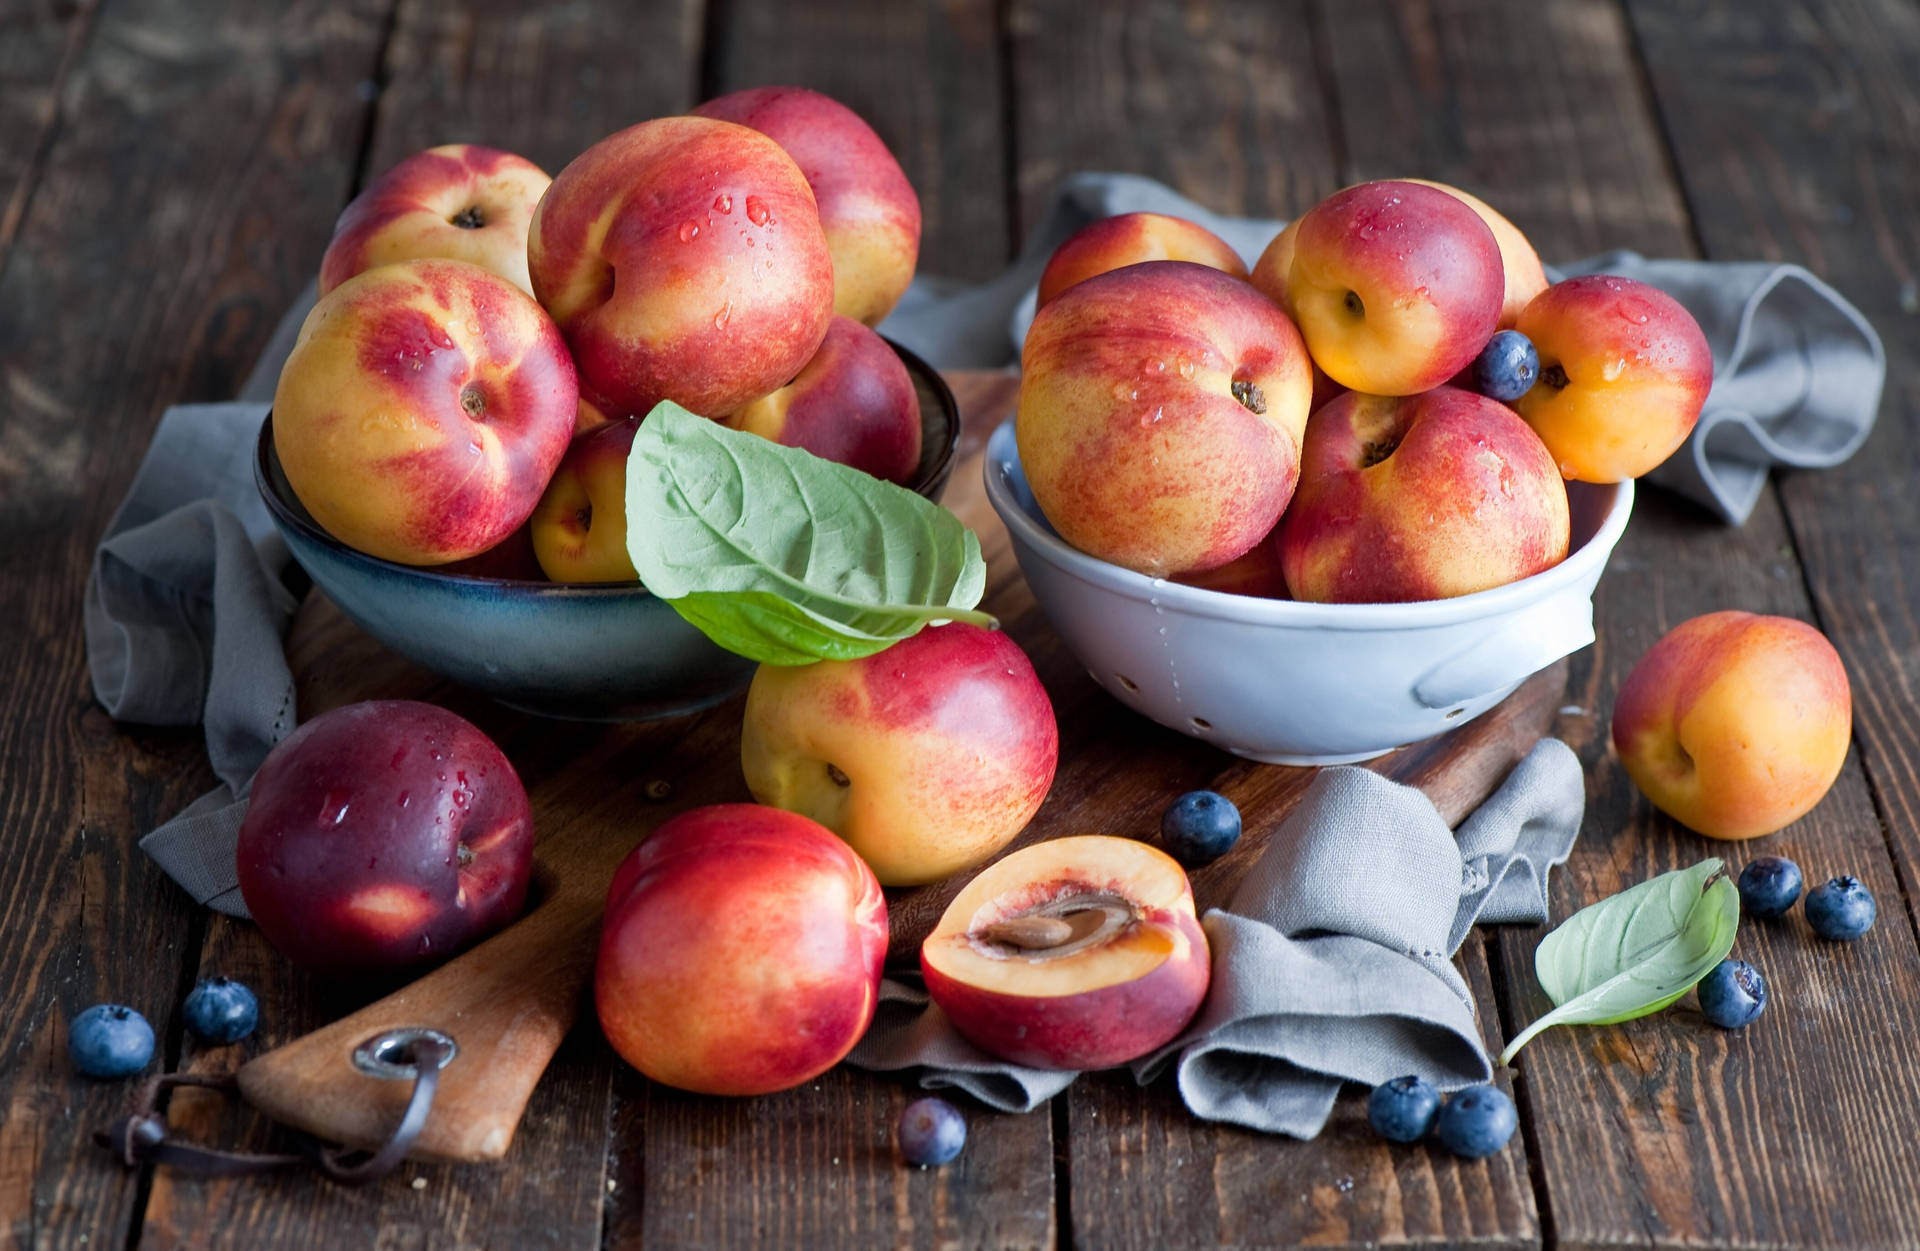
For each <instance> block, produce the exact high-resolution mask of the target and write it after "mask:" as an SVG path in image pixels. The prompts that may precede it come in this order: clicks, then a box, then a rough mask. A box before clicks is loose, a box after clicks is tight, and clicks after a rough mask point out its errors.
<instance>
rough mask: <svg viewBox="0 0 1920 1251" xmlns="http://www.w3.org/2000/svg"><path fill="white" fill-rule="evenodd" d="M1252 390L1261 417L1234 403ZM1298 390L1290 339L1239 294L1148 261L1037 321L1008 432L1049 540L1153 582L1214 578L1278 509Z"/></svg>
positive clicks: (1213, 272)
mask: <svg viewBox="0 0 1920 1251" xmlns="http://www.w3.org/2000/svg"><path fill="white" fill-rule="evenodd" d="M1236 383H1248V384H1252V385H1253V386H1255V387H1257V388H1258V390H1259V392H1260V395H1261V397H1262V402H1263V403H1264V406H1265V410H1266V411H1265V412H1264V413H1260V414H1256V413H1254V412H1253V411H1251V409H1250V408H1249V407H1248V406H1247V405H1246V404H1243V403H1242V402H1241V401H1240V400H1238V399H1236V398H1235V397H1234V393H1233V387H1234V384H1236ZM1312 389H1313V378H1312V368H1311V364H1310V362H1309V361H1308V359H1307V352H1306V345H1305V344H1304V343H1302V342H1301V339H1300V334H1299V332H1298V331H1297V330H1296V329H1295V328H1294V325H1293V323H1292V322H1291V321H1289V320H1288V319H1287V315H1286V314H1285V313H1283V312H1281V311H1280V308H1279V307H1278V306H1277V305H1276V304H1274V303H1273V301H1271V300H1269V299H1267V298H1266V297H1265V296H1263V295H1261V294H1260V293H1259V292H1258V291H1255V290H1254V289H1253V288H1252V287H1250V286H1248V285H1247V284H1246V283H1244V282H1241V281H1240V280H1239V279H1237V278H1234V277H1232V276H1230V275H1228V274H1224V273H1221V272H1220V271H1219V270H1217V269H1211V268H1208V267H1207V266H1204V265H1196V264H1193V263H1191V262H1188V261H1148V262H1145V263H1143V264H1139V265H1129V266H1127V267H1126V268H1125V269H1117V270H1113V271H1112V272H1110V273H1105V274H1101V275H1099V276H1097V277H1094V278H1089V279H1087V280H1086V281H1085V282H1081V283H1077V284H1075V285H1074V286H1072V287H1069V288H1067V290H1065V291H1064V292H1062V293H1061V294H1060V295H1059V296H1058V297H1057V298H1056V299H1054V300H1053V302H1052V303H1050V304H1048V305H1047V306H1046V307H1045V308H1043V309H1041V310H1040V311H1039V313H1038V314H1037V315H1036V316H1035V317H1034V319H1033V325H1032V327H1031V328H1030V329H1029V330H1028V331H1027V341H1026V346H1025V349H1024V350H1023V352H1022V354H1021V377H1020V400H1019V411H1018V415H1017V418H1016V422H1015V435H1016V440H1017V442H1018V444H1019V448H1020V460H1021V464H1022V465H1023V467H1024V469H1025V471H1026V476H1027V481H1028V484H1029V485H1030V486H1031V487H1032V489H1033V494H1034V499H1035V500H1036V501H1037V502H1038V503H1039V505H1040V508H1041V511H1042V512H1044V513H1045V514H1046V517H1047V520H1048V521H1049V522H1050V523H1052V525H1053V527H1054V528H1055V529H1056V530H1058V531H1059V532H1060V534H1061V536H1062V537H1063V538H1065V539H1066V540H1067V541H1068V542H1069V543H1071V544H1073V545H1074V546H1075V547H1077V548H1079V549H1080V550H1081V551H1083V552H1086V553H1088V554H1089V555H1092V556H1097V557H1099V558H1100V559H1102V560H1106V561H1111V562H1112V563H1114V564H1117V565H1123V566H1125V567H1126V568H1129V569H1133V570H1136V571H1138V572H1141V573H1145V574H1149V575H1152V576H1157V577H1169V576H1172V575H1175V574H1181V573H1191V572H1194V571H1198V570H1204V569H1213V568H1217V567H1219V566H1220V565H1224V564H1226V563H1227V562H1228V561H1231V560H1234V559H1236V558H1237V557H1239V556H1242V555H1244V554H1245V553H1246V552H1247V551H1248V549H1250V548H1251V547H1252V546H1253V545H1254V544H1255V543H1257V542H1259V541H1260V539H1261V538H1262V536H1264V535H1265V534H1266V533H1267V532H1268V531H1269V530H1271V529H1272V528H1273V523H1274V522H1275V520H1276V519H1278V518H1279V516H1280V512H1281V510H1282V509H1284V508H1285V507H1286V506H1287V501H1288V500H1289V499H1290V498H1292V495H1293V485H1294V481H1295V479H1296V478H1297V476H1298V473H1299V460H1300V439H1301V434H1302V432H1303V431H1304V429H1305V428H1306V421H1307V411H1308V404H1309V401H1310V397H1311V394H1312Z"/></svg>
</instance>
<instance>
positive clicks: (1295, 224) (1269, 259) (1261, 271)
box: [1247, 217, 1300, 317]
mask: <svg viewBox="0 0 1920 1251" xmlns="http://www.w3.org/2000/svg"><path fill="white" fill-rule="evenodd" d="M1299 237H1300V219H1299V218H1298V217H1296V218H1294V219H1293V220H1292V221H1290V222H1288V223H1287V224H1286V225H1285V226H1283V227H1282V228H1281V230H1280V233H1279V234H1277V235H1275V236H1274V237H1273V241H1272V242H1271V243H1269V244H1267V246H1266V249H1265V250H1264V251H1262V252H1261V253H1260V259H1259V260H1257V261H1255V262H1254V263H1253V272H1252V273H1250V274H1248V275H1247V281H1249V282H1251V283H1252V284H1253V285H1254V289H1255V290H1257V291H1259V292H1260V293H1261V294H1262V295H1264V296H1266V297H1267V298H1268V299H1269V300H1272V301H1273V302H1274V303H1275V304H1278V305H1279V306H1280V307H1281V308H1283V309H1286V310H1287V316H1289V317H1291V316H1293V306H1292V305H1291V304H1289V303H1287V275H1288V274H1290V273H1292V272H1293V245H1294V242H1295V241H1296V240H1297V239H1299Z"/></svg>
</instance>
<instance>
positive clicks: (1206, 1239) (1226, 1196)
mask: <svg viewBox="0 0 1920 1251" xmlns="http://www.w3.org/2000/svg"><path fill="white" fill-rule="evenodd" d="M1322 7H1331V8H1334V9H1338V8H1340V7H1341V6H1337V5H1336V6H1322ZM1012 15H1013V16H1012V23H1013V35H1014V72H1015V88H1016V95H1015V102H1016V115H1015V122H1014V126H1015V132H1016V134H1017V135H1018V136H1019V140H1018V143H1017V151H1018V152H1019V154H1020V170H1019V186H1020V192H1021V199H1022V203H1023V205H1024V210H1023V212H1024V220H1025V221H1026V222H1027V223H1028V224H1029V225H1031V223H1032V222H1033V221H1034V219H1035V216H1036V215H1037V214H1038V213H1039V212H1040V211H1042V209H1043V208H1044V205H1045V203H1046V197H1047V195H1048V193H1049V191H1050V189H1051V187H1052V186H1053V184H1054V183H1055V182H1056V181H1057V180H1058V179H1059V178H1060V177H1061V176H1062V175H1063V174H1065V173H1067V172H1070V171H1072V170H1078V169H1122V170H1131V171H1136V172H1141V173H1146V174H1151V175H1153V176H1155V177H1158V178H1161V179H1163V180H1164V181H1167V182H1169V183H1170V184H1172V185H1173V186H1174V187H1175V189H1176V190H1179V191H1182V192H1184V193H1185V194H1187V195H1189V196H1191V197H1193V198H1194V199H1196V200H1198V201H1199V202H1201V203H1202V204H1205V205H1207V206H1208V207H1210V208H1213V209H1217V210H1222V211H1228V212H1237V213H1251V214H1264V215H1268V216H1278V217H1287V216H1292V215H1294V214H1295V213H1297V212H1300V211H1302V210H1304V209H1306V208H1308V207H1310V206H1311V205H1312V204H1313V203H1314V202H1316V201H1317V200H1318V199H1319V198H1321V197H1322V196H1324V195H1326V194H1328V193H1329V192H1331V191H1332V190H1334V189H1335V187H1337V186H1338V185H1339V184H1340V183H1341V182H1342V181H1344V180H1345V177H1346V171H1345V170H1344V169H1343V168H1342V166H1343V157H1342V133H1341V132H1342V130H1343V129H1344V128H1345V127H1346V126H1347V125H1349V124H1351V121H1350V119H1349V118H1347V117H1345V116H1344V115H1343V114H1342V113H1341V112H1340V111H1339V110H1338V108H1337V100H1338V97H1337V96H1336V95H1335V93H1333V92H1332V91H1331V90H1330V87H1331V83H1330V82H1329V81H1328V80H1327V79H1326V78H1325V76H1324V75H1325V70H1326V68H1327V67H1326V66H1324V65H1322V64H1321V57H1322V56H1323V54H1324V52H1325V50H1326V48H1327V47H1328V46H1331V45H1336V44H1337V43H1338V42H1339V40H1340V39H1341V38H1343V36H1341V35H1339V34H1337V33H1336V32H1334V31H1333V30H1332V29H1331V28H1328V27H1326V23H1327V21H1328V20H1329V18H1330V16H1332V15H1331V14H1330V13H1328V12H1322V11H1320V8H1316V6H1314V5H1311V4H1307V3H1285V4H1258V3H1227V4H1222V5H1200V4H1189V5H1184V6H1168V5H1151V4H1145V3H1137V4H1110V5H1100V6H1088V5H1078V4H1072V3H1067V2H1065V0H1017V2H1016V3H1015V4H1014V6H1013V9H1012ZM1364 90H1372V87H1371V86H1369V87H1367V88H1365V89H1364ZM1022 626H1023V622H1022V621H1021V620H1019V619H1016V620H1015V621H1013V622H1011V623H1010V624H1009V627H1008V628H1009V629H1010V630H1013V631H1015V632H1016V634H1015V636H1016V637H1019V638H1021V642H1022V643H1023V644H1027V645H1029V647H1030V649H1039V653H1040V654H1039V655H1036V661H1038V660H1039V659H1040V655H1044V654H1045V650H1046V649H1047V648H1048V647H1050V646H1051V647H1057V646H1058V644H1057V643H1053V642H1051V641H1050V640H1051V635H1050V632H1048V631H1046V629H1045V627H1044V625H1039V626H1037V627H1036V628H1034V630H1033V640H1032V641H1031V642H1029V639H1028V638H1026V637H1022V636H1021V635H1020V634H1019V633H1018V631H1019V630H1020V629H1021V628H1022ZM1042 672H1043V676H1044V675H1045V670H1042ZM1050 689H1052V690H1053V693H1054V699H1055V706H1056V709H1057V710H1058V711H1059V714H1060V719H1061V723H1062V725H1073V726H1077V727H1080V728H1079V730H1078V731H1077V733H1076V739H1077V745H1076V747H1075V749H1074V752H1073V758H1072V763H1071V765H1070V766H1069V767H1068V768H1064V769H1063V770H1062V777H1061V779H1060V780H1058V781H1057V782H1056V784H1055V792H1054V795H1053V797H1051V798H1050V799H1049V800H1048V802H1047V805H1046V807H1044V808H1042V809H1041V812H1040V816H1039V818H1038V820H1039V822H1041V823H1043V824H1044V825H1045V827H1046V828H1048V829H1052V830H1056V831H1057V830H1061V829H1069V828H1086V827H1087V826H1089V825H1092V826H1095V827H1097V828H1099V829H1102V830H1103V831H1105V832H1109V833H1118V834H1134V835H1136V836H1139V835H1150V834H1151V832H1152V831H1153V830H1154V829H1155V827H1156V825H1157V822H1158V820H1159V816H1160V812H1161V810H1162V809H1163V808H1164V807H1165V805H1166V803H1167V801H1168V799H1169V798H1170V797H1171V796H1173V795H1176V794H1178V793H1180V792H1181V791H1184V790H1190V789H1194V788H1196V787H1207V788H1209V789H1214V790H1220V791H1223V792H1224V793H1226V794H1227V795H1229V796H1230V797H1232V798H1234V799H1235V800H1236V802H1239V803H1240V804H1241V806H1242V811H1243V814H1246V815H1247V816H1248V817H1249V818H1250V820H1251V821H1252V823H1253V825H1254V827H1255V828H1260V827H1263V826H1264V825H1265V824H1266V823H1267V822H1269V821H1270V820H1273V819H1277V812H1278V811H1279V807H1278V805H1279V804H1280V803H1282V802H1284V796H1285V795H1286V793H1287V792H1288V790H1289V788H1293V787H1299V786H1303V785H1304V779H1303V775H1301V774H1300V772H1299V771H1297V770H1287V769H1281V768H1278V767H1275V766H1261V765H1252V764H1249V763H1246V762H1242V761H1236V760H1234V759H1233V758H1231V757H1228V756H1225V755H1223V754H1222V753H1220V752H1219V751H1218V750H1216V749H1213V748H1210V747H1207V746H1206V745H1204V744H1201V743H1198V742H1195V741H1193V740H1191V739H1187V738H1185V737H1183V736H1181V735H1179V734H1176V733H1174V732H1173V731H1171V730H1161V729H1159V728H1158V727H1153V726H1148V725H1146V724H1145V723H1143V722H1141V721H1140V720H1139V719H1137V718H1131V717H1116V716H1113V715H1111V713H1110V712H1109V711H1108V710H1109V709H1111V708H1112V704H1111V701H1110V700H1109V699H1108V698H1107V697H1106V696H1105V695H1104V693H1101V692H1099V691H1098V689H1097V688H1095V687H1094V686H1093V683H1092V682H1091V680H1089V679H1087V678H1085V676H1084V675H1076V680H1075V681H1074V682H1073V683H1072V684H1071V685H1067V686H1065V687H1064V688H1055V687H1050ZM1556 706H1557V705H1556ZM1116 746H1120V747H1121V748H1122V749H1121V750H1116ZM1393 763H1394V762H1389V767H1391V766H1392V764H1393ZM1265 805H1274V806H1272V807H1268V806H1265ZM1227 870H1228V866H1224V865H1223V866H1222V871H1227ZM1204 876H1205V875H1203V881H1202V882H1200V883H1197V885H1198V886H1199V887H1200V888H1201V889H1202V890H1203V891H1209V890H1216V889H1218V886H1219V883H1212V882H1206V881H1205V880H1204ZM1481 942H1482V940H1481V939H1480V938H1478V937H1472V938H1470V939H1469V940H1468V946H1467V951H1466V954H1464V955H1463V960H1466V961H1469V962H1471V961H1475V960H1479V959H1481V957H1480V956H1479V955H1478V954H1477V949H1478V948H1479V946H1480V944H1481ZM1491 1006H1492V1001H1491V1000H1490V999H1483V1000H1482V1008H1483V1011H1486V1010H1490V1009H1491ZM1066 1099H1067V1110H1066V1115H1065V1123H1066V1127H1067V1145H1068V1149H1069V1160H1068V1167H1067V1171H1066V1176H1065V1181H1064V1185H1065V1188H1066V1192H1067V1196H1068V1197H1067V1206H1068V1211H1067V1213H1066V1220H1067V1222H1068V1227H1069V1229H1070V1230H1071V1237H1072V1240H1073V1242H1074V1243H1075V1245H1084V1246H1119V1245H1131V1246H1155V1247H1168V1248H1173V1247H1200V1246H1213V1245H1216V1244H1217V1243H1220V1242H1225V1243H1226V1244H1227V1245H1245V1246H1282V1245H1290V1244H1292V1243H1294V1242H1297V1241H1313V1242H1324V1243H1327V1244H1329V1245H1365V1244H1369V1243H1371V1242H1372V1241H1374V1240H1376V1239H1386V1240H1389V1241H1405V1242H1412V1243H1423V1242H1425V1243H1442V1242H1453V1241H1463V1240H1478V1241H1484V1242H1487V1243H1490V1244H1494V1245H1528V1244H1531V1243H1535V1242H1537V1241H1538V1240H1539V1227H1538V1221H1537V1218H1536V1215H1535V1202H1534V1196H1533V1192H1532V1188H1531V1186H1530V1184H1529V1181H1528V1174H1527V1160H1526V1154H1525V1153H1526V1147H1525V1145H1524V1143H1523V1142H1522V1141H1521V1140H1520V1139H1516V1140H1515V1143H1514V1145H1513V1146H1512V1147H1511V1148H1509V1150H1508V1152H1507V1154H1506V1155H1505V1156H1503V1157H1502V1159H1501V1160H1500V1161H1498V1162H1497V1163H1496V1164H1495V1166H1493V1167H1492V1168H1488V1167H1485V1166H1478V1165H1476V1166H1463V1165H1461V1164H1459V1163H1457V1162H1454V1161H1450V1160H1442V1159H1438V1158H1435V1159H1434V1160H1433V1167H1434V1169H1435V1170H1436V1171H1437V1174H1438V1180H1437V1181H1434V1180H1432V1179H1427V1180H1424V1181H1423V1180H1421V1179H1419V1178H1416V1177H1414V1176H1413V1175H1411V1174H1410V1173H1408V1172H1407V1171H1406V1170H1404V1169H1403V1168H1401V1167H1400V1165H1399V1156H1398V1155H1397V1154H1396V1153H1395V1152H1394V1151H1392V1150H1390V1149H1389V1148H1388V1147H1387V1146H1386V1145H1385V1144H1384V1143H1382V1142H1380V1141H1379V1140H1377V1139H1371V1140H1370V1139H1368V1138H1366V1137H1365V1136H1362V1135H1350V1138H1349V1143H1350V1146H1349V1147H1348V1148H1346V1150H1348V1151H1349V1153H1350V1154H1348V1155H1345V1156H1342V1157H1341V1158H1342V1159H1343V1160H1351V1161H1353V1162H1354V1163H1353V1164H1352V1165H1351V1167H1348V1166H1345V1165H1343V1168H1342V1171H1341V1172H1339V1173H1338V1174H1329V1173H1326V1172H1325V1169H1326V1160H1327V1152H1326V1148H1325V1147H1324V1145H1323V1144H1322V1143H1321V1142H1313V1143H1302V1142H1296V1141H1293V1140H1286V1139H1280V1140H1275V1139H1270V1138H1256V1137H1253V1136H1250V1135H1248V1134H1245V1133H1242V1132H1240V1131H1236V1130H1231V1129H1228V1128H1226V1127H1223V1126H1218V1125H1210V1124H1205V1123H1200V1122H1196V1121H1194V1120H1193V1118H1192V1117H1190V1116H1189V1115H1188V1114H1187V1113H1186V1112H1185V1111H1184V1109H1183V1108H1181V1107H1180V1105H1179V1103H1178V1100H1177V1099H1176V1098H1173V1097H1172V1096H1170V1095H1169V1094H1168V1092H1167V1091H1166V1090H1164V1089H1160V1090H1157V1091H1150V1092H1146V1093H1144V1094H1143V1093H1141V1092H1138V1091H1135V1090H1132V1089H1131V1088H1130V1083H1128V1082H1126V1081H1124V1080H1114V1079H1100V1080H1090V1081H1086V1082H1082V1083H1079V1084H1076V1085H1075V1086H1074V1087H1073V1088H1072V1089H1071V1090H1070V1091H1069V1092H1068V1095H1067V1096H1066ZM1351 1103H1352V1101H1351V1100H1349V1101H1346V1103H1345V1104H1343V1108H1342V1112H1341V1115H1342V1116H1343V1117H1346V1118H1349V1121H1348V1123H1351V1117H1352V1116H1353V1112H1352V1107H1351ZM1096 1126H1097V1127H1098V1128H1097V1129H1096V1128H1095V1127H1096ZM1316 1177H1324V1178H1326V1179H1327V1180H1328V1183H1329V1184H1328V1185H1327V1186H1326V1187H1322V1188H1321V1189H1323V1190H1324V1191H1325V1194H1326V1196H1329V1197H1330V1200H1331V1201H1330V1203H1316V1202H1315V1201H1314V1200H1313V1199H1312V1193H1313V1192H1314V1189H1315V1188H1314V1187H1313V1186H1312V1185H1311V1184H1306V1185H1305V1188H1304V1189H1299V1190H1295V1189H1291V1188H1290V1186H1291V1184H1292V1181H1293V1180H1295V1179H1311V1178H1316ZM1342 1178H1343V1179H1346V1189H1339V1188H1337V1187H1334V1186H1333V1185H1332V1184H1331V1183H1332V1181H1333V1180H1335V1179H1342ZM1268 1179H1287V1180H1284V1181H1270V1180H1268ZM1436 1187H1437V1188H1438V1192H1439V1193H1442V1194H1445V1195H1447V1196H1448V1197H1449V1200H1450V1204H1449V1207H1451V1208H1455V1209H1458V1208H1464V1209H1466V1210H1470V1211H1472V1212H1473V1213H1474V1214H1475V1220H1476V1222H1477V1223H1475V1224H1474V1225H1472V1226H1471V1227H1469V1226H1467V1225H1465V1224H1463V1223H1462V1221H1461V1219H1460V1216H1459V1213H1458V1211H1452V1210H1449V1209H1448V1208H1443V1207H1441V1206H1440V1205H1436V1204H1434V1203H1433V1202H1432V1201H1431V1195H1432V1194H1433V1193H1434V1189H1435V1188H1436ZM1303 1196H1304V1197H1306V1198H1307V1200H1308V1201H1307V1202H1304V1203H1302V1202H1300V1201H1299V1200H1300V1198H1302V1197H1303ZM1362 1213H1364V1214H1382V1215H1380V1216H1377V1217H1376V1216H1373V1215H1368V1216H1365V1217H1362V1216H1359V1215H1356V1214H1362Z"/></svg>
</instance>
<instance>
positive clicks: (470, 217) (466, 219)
mask: <svg viewBox="0 0 1920 1251" xmlns="http://www.w3.org/2000/svg"><path fill="white" fill-rule="evenodd" d="M447 220H448V221H449V222H451V223H452V224H453V225H455V226H458V227H460V229H462V230H478V229H480V227H482V226H484V225H486V224H487V219H486V218H485V217H483V216H481V213H480V206H479V205H478V204H469V205H467V207H465V208H463V209H461V210H460V211H459V212H458V213H455V214H454V215H453V216H452V217H449V218H448V219H447Z"/></svg>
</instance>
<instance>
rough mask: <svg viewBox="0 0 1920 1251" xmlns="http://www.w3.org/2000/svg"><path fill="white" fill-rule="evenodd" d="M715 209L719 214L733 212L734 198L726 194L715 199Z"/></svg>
mask: <svg viewBox="0 0 1920 1251" xmlns="http://www.w3.org/2000/svg"><path fill="white" fill-rule="evenodd" d="M713 208H714V211H715V212H717V213H731V212H733V197H732V196H730V195H727V194H725V193H724V192H723V193H721V194H720V195H717V196H715V197H714V198H713Z"/></svg>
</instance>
